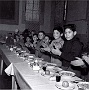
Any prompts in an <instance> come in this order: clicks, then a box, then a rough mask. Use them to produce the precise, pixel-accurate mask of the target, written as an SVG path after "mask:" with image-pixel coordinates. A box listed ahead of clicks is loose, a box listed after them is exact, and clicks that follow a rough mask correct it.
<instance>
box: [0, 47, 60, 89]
mask: <svg viewBox="0 0 89 90" xmlns="http://www.w3.org/2000/svg"><path fill="white" fill-rule="evenodd" d="M0 48H1V50H0V52H1V55H2V60H3V61H4V62H5V63H6V65H7V68H11V69H10V70H11V72H13V73H10V74H11V75H12V90H14V89H17V84H16V82H17V83H18V85H19V86H20V89H24V90H26V89H29V90H59V89H58V88H57V87H56V86H55V83H56V81H50V80H49V78H48V77H45V76H42V75H41V74H40V73H38V72H35V71H33V70H32V68H31V67H30V65H29V64H28V63H27V62H26V61H24V60H23V59H21V58H19V57H17V55H16V54H14V53H13V52H11V51H10V50H9V49H8V48H6V46H2V45H0Z"/></svg>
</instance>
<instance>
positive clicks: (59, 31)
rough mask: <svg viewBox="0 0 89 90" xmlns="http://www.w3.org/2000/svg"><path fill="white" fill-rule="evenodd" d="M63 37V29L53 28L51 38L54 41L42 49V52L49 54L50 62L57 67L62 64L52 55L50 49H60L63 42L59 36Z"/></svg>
mask: <svg viewBox="0 0 89 90" xmlns="http://www.w3.org/2000/svg"><path fill="white" fill-rule="evenodd" d="M62 35H63V29H62V28H61V27H55V28H54V29H53V37H54V40H53V41H52V42H51V44H50V45H49V46H48V47H46V48H43V50H45V51H48V52H51V62H52V63H55V64H57V65H58V66H61V65H62V62H61V61H60V60H59V58H58V56H57V55H55V54H54V53H52V49H55V48H57V49H61V48H62V46H63V44H64V40H63V39H62V38H61V36H62Z"/></svg>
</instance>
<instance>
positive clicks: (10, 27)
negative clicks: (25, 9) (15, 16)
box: [0, 0, 25, 33]
mask: <svg viewBox="0 0 89 90" xmlns="http://www.w3.org/2000/svg"><path fill="white" fill-rule="evenodd" d="M18 21H19V24H18V25H10V24H0V30H3V31H14V30H15V29H17V28H18V29H19V30H20V31H23V30H24V29H25V24H22V0H19V20H18ZM2 33H3V32H2Z"/></svg>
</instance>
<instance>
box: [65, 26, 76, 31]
mask: <svg viewBox="0 0 89 90" xmlns="http://www.w3.org/2000/svg"><path fill="white" fill-rule="evenodd" d="M66 28H69V29H71V30H72V31H73V32H74V31H76V25H75V24H67V25H64V31H65V29H66Z"/></svg>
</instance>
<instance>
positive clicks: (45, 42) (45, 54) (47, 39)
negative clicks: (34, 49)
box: [40, 35, 51, 62]
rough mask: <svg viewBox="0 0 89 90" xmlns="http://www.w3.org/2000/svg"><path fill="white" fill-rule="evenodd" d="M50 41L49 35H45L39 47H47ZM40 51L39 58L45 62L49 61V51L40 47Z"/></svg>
mask: <svg viewBox="0 0 89 90" xmlns="http://www.w3.org/2000/svg"><path fill="white" fill-rule="evenodd" d="M50 41H51V39H50V37H49V36H48V35H45V37H44V40H43V43H42V45H41V47H40V48H46V47H48V46H49V45H50ZM41 52H42V56H41V58H43V59H44V60H45V61H47V62H51V58H50V53H49V52H47V51H44V50H42V49H41Z"/></svg>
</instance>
